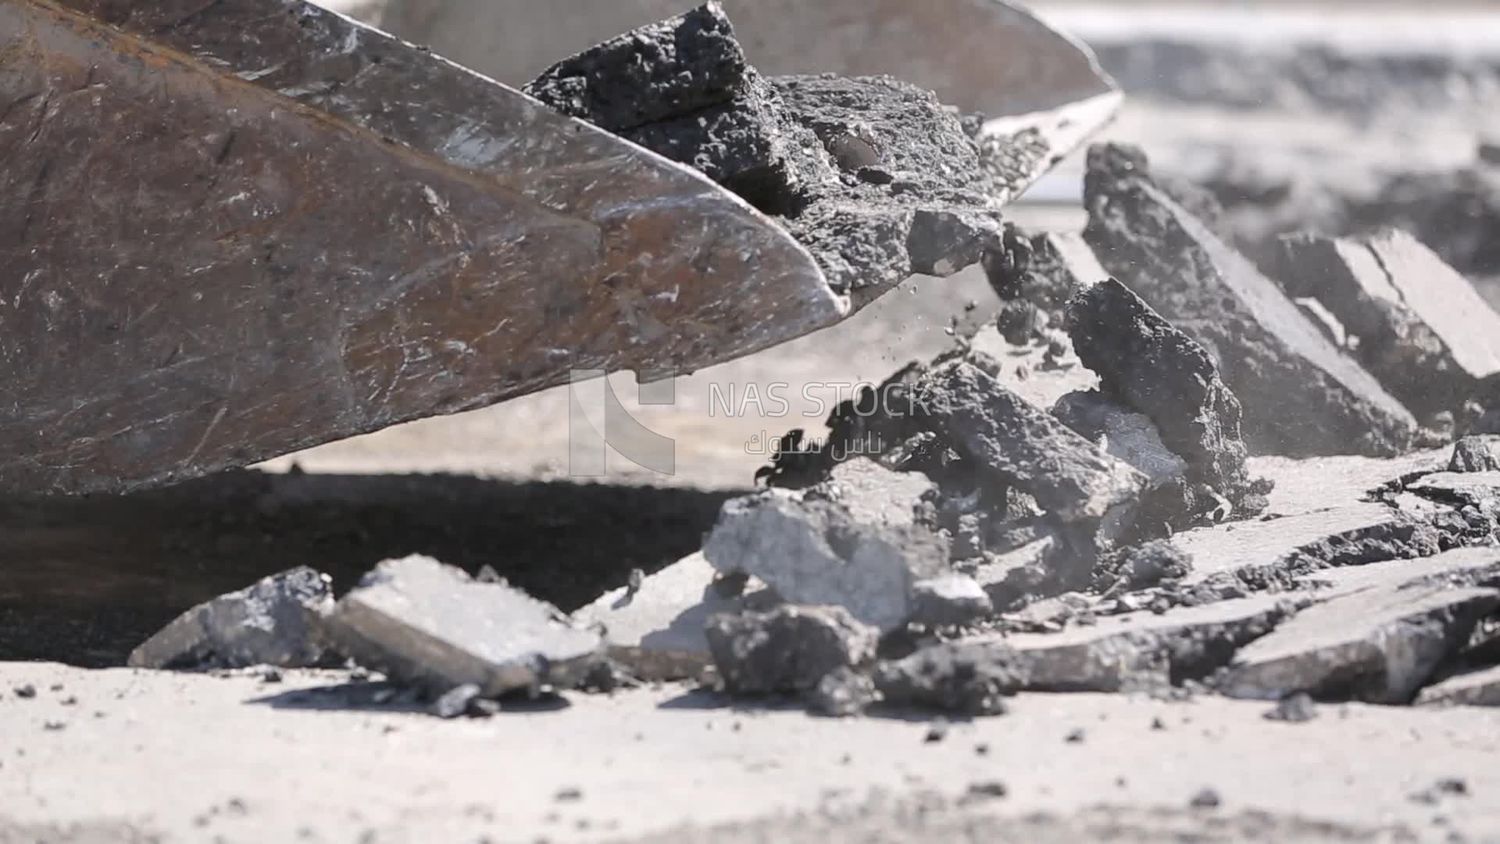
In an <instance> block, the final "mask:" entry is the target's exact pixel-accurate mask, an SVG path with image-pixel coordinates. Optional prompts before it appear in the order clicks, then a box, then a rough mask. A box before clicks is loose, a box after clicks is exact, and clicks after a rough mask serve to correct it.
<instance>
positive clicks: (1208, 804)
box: [1188, 788, 1221, 809]
mask: <svg viewBox="0 0 1500 844" xmlns="http://www.w3.org/2000/svg"><path fill="white" fill-rule="evenodd" d="M1220 802H1221V801H1220V799H1219V792H1217V791H1214V790H1213V789H1212V788H1205V789H1203V790H1202V791H1199V792H1198V793H1197V794H1194V795H1193V799H1192V800H1191V801H1189V803H1188V805H1190V806H1192V807H1193V808H1194V809H1217V808H1218V807H1219V804H1220Z"/></svg>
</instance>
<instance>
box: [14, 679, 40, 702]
mask: <svg viewBox="0 0 1500 844" xmlns="http://www.w3.org/2000/svg"><path fill="white" fill-rule="evenodd" d="M11 691H12V692H14V693H15V696H16V697H18V698H21V699H22V700H31V699H32V698H34V697H36V686H33V685H31V684H30V683H22V684H21V685H19V686H16V687H15V688H14V689H12V690H11Z"/></svg>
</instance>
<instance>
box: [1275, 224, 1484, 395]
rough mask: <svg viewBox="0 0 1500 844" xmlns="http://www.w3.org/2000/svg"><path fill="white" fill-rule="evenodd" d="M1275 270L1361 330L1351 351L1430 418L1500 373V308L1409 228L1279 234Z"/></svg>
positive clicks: (1291, 288)
mask: <svg viewBox="0 0 1500 844" xmlns="http://www.w3.org/2000/svg"><path fill="white" fill-rule="evenodd" d="M1279 246H1280V251H1279V256H1278V261H1277V264H1276V269H1275V271H1274V272H1275V274H1276V276H1277V278H1278V280H1279V281H1281V283H1282V284H1283V286H1285V287H1286V289H1287V291H1288V292H1289V293H1291V294H1292V295H1294V296H1310V297H1314V298H1316V299H1317V300H1318V301H1319V302H1321V303H1322V304H1323V305H1324V306H1325V307H1327V308H1328V310H1329V311H1331V312H1332V313H1333V315H1334V316H1335V317H1337V318H1338V320H1339V322H1340V324H1342V325H1343V327H1344V328H1345V329H1346V330H1347V331H1348V332H1349V333H1350V334H1352V335H1353V336H1355V337H1357V338H1359V343H1358V344H1357V346H1356V347H1355V355H1356V356H1357V357H1358V358H1359V360H1360V362H1361V363H1363V364H1364V365H1365V367H1366V368H1367V369H1369V370H1370V372H1371V373H1373V374H1374V375H1375V376H1376V377H1377V378H1379V379H1380V380H1381V382H1382V383H1383V384H1384V385H1385V386H1386V387H1387V388H1388V389H1389V390H1390V391H1391V392H1392V393H1394V394H1395V395H1396V396H1397V397H1398V398H1400V399H1401V401H1402V402H1403V403H1405V404H1406V406H1407V407H1409V408H1411V409H1412V410H1413V411H1414V412H1416V413H1418V414H1419V415H1421V416H1423V417H1424V418H1425V417H1427V416H1430V415H1432V414H1435V413H1438V412H1441V411H1452V410H1457V409H1458V408H1459V406H1460V405H1461V404H1462V403H1463V402H1464V401H1465V400H1467V399H1468V398H1469V396H1470V395H1472V394H1473V392H1474V390H1475V388H1476V387H1477V385H1478V382H1479V380H1480V379H1482V378H1485V377H1486V376H1489V375H1491V374H1494V373H1496V372H1500V314H1497V313H1495V311H1493V310H1492V309H1491V308H1490V307H1489V305H1488V304H1486V303H1485V301H1484V298H1483V297H1481V296H1480V295H1479V293H1478V291H1476V290H1475V289H1474V286H1473V285H1471V284H1470V283H1469V282H1468V280H1466V279H1465V278H1464V277H1463V276H1461V275H1459V274H1458V273H1457V272H1455V271H1454V270H1453V268H1451V267H1449V266H1448V265H1447V264H1445V263H1443V261H1442V259H1440V258H1438V256H1437V255H1435V254H1433V252H1432V250H1430V249H1428V248H1427V247H1426V246H1423V245H1422V244H1421V243H1419V242H1417V240H1416V239H1415V238H1413V237H1412V236H1411V235H1409V234H1407V233H1405V232H1403V231H1400V230H1397V229H1385V230H1382V231H1379V232H1377V233H1374V234H1370V235H1365V236H1359V237H1348V238H1329V237H1320V236H1316V235H1308V234H1301V235H1292V236H1288V237H1285V238H1282V239H1281V241H1280V244H1279Z"/></svg>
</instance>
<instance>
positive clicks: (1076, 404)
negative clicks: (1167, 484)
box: [1052, 390, 1188, 484]
mask: <svg viewBox="0 0 1500 844" xmlns="http://www.w3.org/2000/svg"><path fill="white" fill-rule="evenodd" d="M1052 415H1053V416H1056V417H1057V418H1058V419H1060V420H1062V423H1063V424H1064V425H1067V426H1068V427H1069V428H1072V429H1073V430H1074V431H1076V432H1077V433H1078V434H1079V435H1080V436H1082V437H1084V438H1085V439H1088V440H1091V441H1093V442H1094V443H1096V444H1098V446H1099V447H1100V448H1102V449H1103V450H1104V451H1105V453H1107V454H1110V455H1112V456H1114V457H1117V458H1119V459H1121V460H1123V461H1125V462H1126V463H1129V464H1130V465H1131V466H1132V467H1134V468H1135V469H1136V470H1137V471H1139V472H1140V473H1141V474H1143V475H1145V476H1146V478H1147V480H1149V481H1151V483H1153V484H1158V483H1161V482H1163V481H1169V480H1172V479H1174V478H1182V477H1185V476H1186V475H1187V468H1188V465H1187V462H1186V461H1185V460H1183V459H1182V458H1181V457H1179V456H1177V455H1176V454H1175V453H1173V452H1172V450H1171V449H1169V448H1167V446H1166V444H1165V443H1163V442H1162V439H1161V431H1160V430H1158V429H1157V427H1156V424H1155V423H1154V422H1152V421H1151V417H1149V416H1147V415H1145V414H1144V413H1136V412H1134V411H1131V410H1129V409H1127V408H1125V407H1122V406H1120V405H1118V404H1116V403H1114V402H1112V401H1110V400H1109V399H1107V398H1105V397H1104V395H1103V394H1101V393H1100V392H1098V391H1097V390H1090V391H1088V392H1082V393H1069V394H1067V395H1065V396H1063V397H1062V398H1061V399H1059V400H1058V402H1057V404H1056V405H1055V406H1053V408H1052Z"/></svg>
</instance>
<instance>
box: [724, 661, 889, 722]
mask: <svg viewBox="0 0 1500 844" xmlns="http://www.w3.org/2000/svg"><path fill="white" fill-rule="evenodd" d="M877 698H878V695H877V693H876V691H875V681H873V680H871V679H870V676H869V675H868V674H865V673H862V672H860V671H856V670H855V669H853V668H850V667H848V666H841V667H839V668H835V669H834V670H832V671H830V672H828V673H827V674H825V675H823V679H821V680H819V681H818V685H817V686H815V687H814V688H813V689H812V690H811V691H809V692H808V694H807V704H808V709H809V710H811V711H812V712H813V713H815V714H818V715H826V716H828V717H830V718H847V717H850V716H853V715H859V714H861V713H863V712H864V711H865V709H866V708H867V707H869V705H870V704H872V703H874V702H875V700H876V699H877ZM735 726H736V727H738V726H739V725H738V724H736V725H735Z"/></svg>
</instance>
